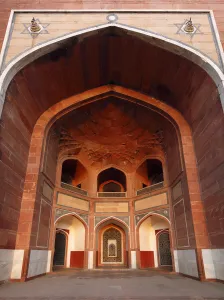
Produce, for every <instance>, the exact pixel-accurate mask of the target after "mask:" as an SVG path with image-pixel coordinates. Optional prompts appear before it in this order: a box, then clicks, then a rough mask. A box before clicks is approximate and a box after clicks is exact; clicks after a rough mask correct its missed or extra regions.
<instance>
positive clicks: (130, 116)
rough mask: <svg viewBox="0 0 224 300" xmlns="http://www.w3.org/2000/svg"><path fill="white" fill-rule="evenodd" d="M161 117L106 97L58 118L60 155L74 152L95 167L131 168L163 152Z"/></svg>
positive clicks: (135, 105) (122, 101) (73, 153)
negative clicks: (145, 158) (146, 158)
mask: <svg viewBox="0 0 224 300" xmlns="http://www.w3.org/2000/svg"><path fill="white" fill-rule="evenodd" d="M162 119H163V118H162V117H161V116H160V115H158V114H156V113H155V112H152V111H150V110H148V109H145V108H142V107H141V106H139V105H137V104H133V103H129V102H127V101H124V100H120V99H117V98H114V97H113V98H112V97H110V98H108V99H106V100H100V101H98V102H95V103H92V104H88V105H86V106H85V107H82V108H79V109H76V110H74V111H73V112H72V113H69V114H68V115H66V116H65V117H63V119H62V120H61V121H60V132H61V135H60V144H59V151H60V155H65V154H66V155H77V156H81V157H82V159H84V160H85V161H86V164H90V165H91V166H95V167H102V166H105V165H110V164H113V165H117V166H120V167H121V166H122V167H123V168H130V167H131V166H133V165H135V164H136V163H138V162H139V161H141V160H142V159H143V158H144V157H145V156H148V155H151V154H160V155H162V154H163V149H164V135H163V130H164V129H163V123H164V121H163V120H162Z"/></svg>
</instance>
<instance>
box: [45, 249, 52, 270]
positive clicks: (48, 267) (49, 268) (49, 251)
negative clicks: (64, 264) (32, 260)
mask: <svg viewBox="0 0 224 300" xmlns="http://www.w3.org/2000/svg"><path fill="white" fill-rule="evenodd" d="M50 271H51V250H48V257H47V270H46V272H47V273H49V272H50Z"/></svg>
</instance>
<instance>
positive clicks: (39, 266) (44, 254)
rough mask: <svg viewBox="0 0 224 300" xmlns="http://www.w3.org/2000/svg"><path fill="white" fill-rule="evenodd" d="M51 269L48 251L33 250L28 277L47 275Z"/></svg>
mask: <svg viewBox="0 0 224 300" xmlns="http://www.w3.org/2000/svg"><path fill="white" fill-rule="evenodd" d="M48 268H49V251H48V250H31V252H30V261H29V268H28V275H27V277H28V278H29V277H33V276H37V275H41V274H45V273H47V270H48Z"/></svg>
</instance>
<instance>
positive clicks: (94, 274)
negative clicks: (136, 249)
mask: <svg viewBox="0 0 224 300" xmlns="http://www.w3.org/2000/svg"><path fill="white" fill-rule="evenodd" d="M0 299H1V300H3V299H7V300H9V299H10V300H22V299H23V300H28V299H29V300H34V299H35V300H59V299H60V300H90V299H91V300H114V299H117V300H128V299H130V300H146V299H147V300H148V299H176V300H177V299H183V300H189V299H191V300H193V299H194V300H196V299H197V300H199V299H200V300H201V299H224V284H221V283H215V282H199V281H196V280H192V279H189V278H186V277H182V276H179V275H176V274H172V273H168V272H160V271H155V270H152V271H151V270H150V271H148V270H144V271H131V270H120V271H119V270H117V271H116V270H107V271H103V270H96V271H75V270H67V271H61V272H56V273H53V274H49V275H47V276H43V277H39V278H37V279H34V280H31V281H28V282H24V283H5V284H3V285H1V286H0Z"/></svg>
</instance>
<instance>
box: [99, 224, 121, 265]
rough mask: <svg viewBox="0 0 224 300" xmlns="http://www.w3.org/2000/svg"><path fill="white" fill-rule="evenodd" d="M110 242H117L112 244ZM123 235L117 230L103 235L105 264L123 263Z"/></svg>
mask: <svg viewBox="0 0 224 300" xmlns="http://www.w3.org/2000/svg"><path fill="white" fill-rule="evenodd" d="M110 240H112V241H114V240H115V241H116V244H115V243H112V244H110ZM121 248H122V245H121V233H120V231H119V230H117V229H115V228H109V229H107V230H106V231H105V232H104V234H103V262H111V263H116V262H122V249H121Z"/></svg>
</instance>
